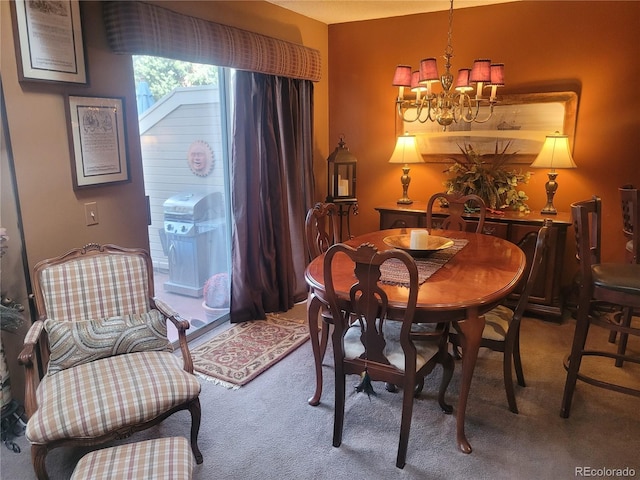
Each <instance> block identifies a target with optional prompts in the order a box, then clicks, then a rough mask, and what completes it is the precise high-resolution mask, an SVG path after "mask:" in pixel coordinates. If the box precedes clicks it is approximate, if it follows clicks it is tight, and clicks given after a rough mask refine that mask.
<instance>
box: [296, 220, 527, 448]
mask: <svg viewBox="0 0 640 480" xmlns="http://www.w3.org/2000/svg"><path fill="white" fill-rule="evenodd" d="M410 231H411V229H391V230H379V231H376V232H371V233H367V234H364V235H360V236H357V237H354V238H352V239H350V240H348V241H346V242H344V243H347V244H349V245H351V246H354V247H355V246H358V245H361V244H362V243H371V244H373V245H375V246H376V247H377V248H378V250H379V251H384V250H388V249H389V248H391V247H389V246H388V245H387V244H385V242H384V238H385V237H389V236H393V235H400V234H409V233H410ZM429 233H430V234H431V235H437V236H440V237H447V238H450V239H452V240H453V239H464V240H467V242H468V243H467V244H466V245H465V246H464V247H463V248H462V249H460V250H459V251H458V252H457V253H455V255H453V256H452V257H451V258H450V259H449V260H448V261H447V262H446V263H445V264H444V265H443V266H441V267H440V268H439V269H438V270H437V271H436V272H435V273H433V274H432V275H431V276H430V277H429V278H428V279H427V280H426V281H425V282H424V283H423V284H422V285H421V286H420V289H419V291H418V302H417V309H416V315H415V318H414V322H416V323H444V322H453V323H454V325H455V327H456V328H457V330H458V331H459V332H460V333H461V335H460V336H461V340H462V347H463V351H464V355H463V356H462V376H461V380H460V395H459V397H458V403H457V407H456V440H457V443H458V447H459V448H460V450H461V451H462V452H464V453H471V451H472V448H471V445H470V443H469V441H468V440H467V438H466V435H465V431H464V423H465V411H466V406H467V399H468V396H469V390H470V386H471V379H472V376H473V370H474V368H475V364H476V360H477V357H478V350H479V347H480V340H481V338H482V331H483V329H484V324H485V322H484V317H483V314H484V313H485V312H487V311H488V310H490V309H491V308H493V307H495V306H496V305H498V304H500V303H501V302H502V300H503V299H504V298H505V297H506V296H507V295H509V293H511V292H512V291H513V290H514V288H515V287H516V286H517V284H518V282H519V281H520V279H521V278H522V276H523V274H524V271H525V267H526V257H525V254H524V253H523V252H522V250H521V249H520V248H519V247H518V246H516V245H514V244H513V243H511V242H508V241H507V240H503V239H501V238H498V237H494V236H490V235H484V234H480V233H470V232H459V231H448V230H436V229H429ZM339 257H344V258H342V259H340V258H339ZM416 260H418V261H419V260H420V259H419V258H417V259H416ZM323 263H324V255H320V256H319V257H316V258H315V259H314V260H313V261H312V262H311V263H310V264H309V265H308V267H307V269H306V272H305V279H306V281H307V284H308V285H309V295H308V299H307V316H308V323H309V333H310V337H311V345H312V349H313V355H314V360H315V369H316V391H315V393H314V395H313V397H311V398H310V399H309V403H310V404H311V405H318V404H319V403H320V397H321V395H322V356H323V353H324V352H323V351H322V349H321V346H320V337H319V328H318V315H319V313H320V309H321V308H322V307H323V305H325V304H326V302H325V300H324V298H323V295H324V275H323ZM353 267H354V264H353V263H352V262H351V261H350V260H349V259H348V258H347V257H346V256H342V255H339V256H338V257H336V258H335V259H334V270H333V271H334V285H335V289H336V292H337V294H338V295H339V296H340V297H341V298H342V299H344V300H348V299H349V289H350V287H351V285H353V283H354V282H355V275H354V273H353ZM381 287H382V288H383V289H384V290H385V292H386V293H387V295H388V297H389V303H390V309H389V312H388V315H389V317H390V318H402V312H403V309H404V308H405V307H406V302H407V294H408V289H407V288H406V287H404V286H398V285H387V284H381ZM323 328H328V327H327V326H324V327H323Z"/></svg>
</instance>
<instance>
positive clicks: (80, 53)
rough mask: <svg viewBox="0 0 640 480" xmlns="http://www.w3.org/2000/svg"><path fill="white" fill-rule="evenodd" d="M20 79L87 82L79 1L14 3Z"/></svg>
mask: <svg viewBox="0 0 640 480" xmlns="http://www.w3.org/2000/svg"><path fill="white" fill-rule="evenodd" d="M11 10H12V16H13V23H14V38H15V42H16V58H17V60H18V62H17V63H18V76H19V79H20V81H53V82H66V83H75V84H86V83H87V72H86V66H85V54H84V43H83V39H82V23H81V20H80V5H79V1H78V0H67V1H55V2H54V1H45V0H42V1H27V0H15V1H14V2H11Z"/></svg>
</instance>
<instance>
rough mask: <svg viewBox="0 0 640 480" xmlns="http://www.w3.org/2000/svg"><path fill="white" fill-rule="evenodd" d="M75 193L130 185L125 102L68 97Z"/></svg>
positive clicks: (67, 112) (99, 98)
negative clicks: (105, 186)
mask: <svg viewBox="0 0 640 480" xmlns="http://www.w3.org/2000/svg"><path fill="white" fill-rule="evenodd" d="M65 109H66V114H67V122H68V132H69V147H70V150H71V158H72V161H71V172H72V176H73V187H74V189H81V188H85V187H93V186H97V185H106V184H114V183H122V182H128V181H129V165H128V161H127V148H126V145H127V142H126V136H125V135H126V134H125V132H126V129H125V124H124V118H125V116H124V98H117V97H116V98H108V97H86V96H76V95H67V96H66V102H65Z"/></svg>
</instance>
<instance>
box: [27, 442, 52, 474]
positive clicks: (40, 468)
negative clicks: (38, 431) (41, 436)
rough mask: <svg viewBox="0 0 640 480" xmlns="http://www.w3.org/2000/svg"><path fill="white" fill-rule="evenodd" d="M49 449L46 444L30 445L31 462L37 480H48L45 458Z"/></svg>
mask: <svg viewBox="0 0 640 480" xmlns="http://www.w3.org/2000/svg"><path fill="white" fill-rule="evenodd" d="M48 452H49V449H48V448H47V447H46V445H31V463H32V464H33V470H34V471H35V473H36V478H37V479H38V480H49V475H48V474H47V466H46V464H45V459H46V458H47V453H48Z"/></svg>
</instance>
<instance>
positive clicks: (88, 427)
mask: <svg viewBox="0 0 640 480" xmlns="http://www.w3.org/2000/svg"><path fill="white" fill-rule="evenodd" d="M32 278H33V287H34V297H35V304H36V311H37V314H38V320H37V321H36V322H34V323H33V325H31V327H30V328H29V331H28V332H27V335H26V336H25V340H24V347H23V350H22V351H21V352H20V354H19V357H18V361H19V362H20V363H21V364H22V365H24V366H25V371H26V374H25V407H26V413H27V416H28V417H29V420H28V422H27V427H26V432H25V433H26V437H27V439H28V440H29V442H30V443H31V458H32V463H33V468H34V471H35V473H36V476H37V478H38V479H47V478H48V475H47V471H46V465H45V459H46V456H47V453H48V452H49V451H50V450H51V449H53V448H57V447H63V446H70V445H84V446H91V445H99V444H104V443H106V442H108V441H111V440H113V439H119V438H125V437H129V436H130V435H131V434H133V433H135V432H137V431H140V430H144V429H147V428H150V427H152V426H154V425H156V424H158V423H159V422H161V421H162V420H164V419H165V418H167V417H169V416H170V415H172V414H173V413H175V412H177V411H180V410H189V412H190V413H191V449H192V451H193V455H194V457H195V459H196V462H197V463H202V453H201V452H200V450H199V448H198V444H197V442H198V431H199V429H200V419H201V407H200V400H199V395H200V382H199V381H198V379H197V377H196V376H195V375H194V374H193V361H192V358H191V353H190V352H189V348H188V345H187V340H186V330H187V329H188V328H189V322H187V321H186V320H183V319H182V318H181V317H180V316H179V314H178V313H177V312H175V311H174V310H173V309H171V308H170V307H169V306H168V305H166V304H165V303H163V302H161V301H160V300H158V299H155V298H154V288H153V267H152V263H151V256H150V255H149V253H148V252H147V251H145V250H142V249H129V248H122V247H118V246H116V245H98V244H94V243H92V244H88V245H85V246H84V247H82V248H76V249H73V250H71V251H69V252H67V253H66V254H64V255H60V256H58V257H55V258H50V259H47V260H42V261H41V262H38V264H36V266H35V267H34V271H33V277H32ZM167 320H169V321H171V322H172V323H173V325H174V326H175V327H176V329H177V330H178V339H179V346H180V350H181V354H182V358H180V357H178V356H176V355H174V353H173V346H172V345H171V343H170V342H169V341H168V339H167ZM38 349H39V352H40V359H41V361H42V366H43V377H42V378H41V379H40V380H39V381H38V378H37V376H38V359H37V358H36V351H37V350H38Z"/></svg>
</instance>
